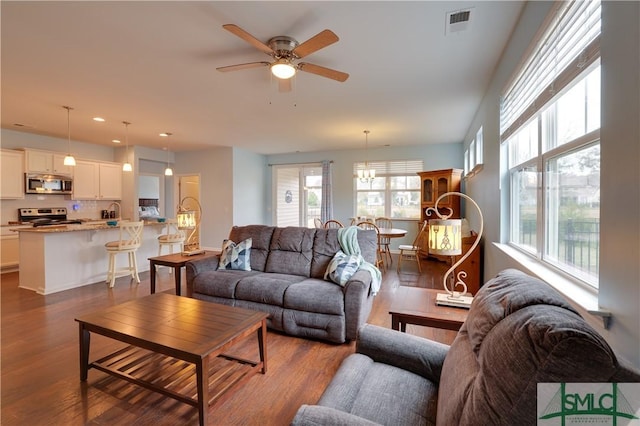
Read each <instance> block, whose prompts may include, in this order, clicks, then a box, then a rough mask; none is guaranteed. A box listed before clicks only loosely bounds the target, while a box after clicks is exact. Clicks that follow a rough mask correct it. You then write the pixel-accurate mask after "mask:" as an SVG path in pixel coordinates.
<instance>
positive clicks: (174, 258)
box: [149, 250, 220, 296]
mask: <svg viewBox="0 0 640 426" xmlns="http://www.w3.org/2000/svg"><path fill="white" fill-rule="evenodd" d="M216 254H220V252H219V251H211V250H209V251H205V252H204V253H202V254H195V255H193V256H185V255H183V254H182V253H175V254H165V255H164V256H156V257H150V258H149V277H150V278H149V282H150V284H151V294H154V293H155V292H156V265H160V266H169V267H171V268H173V273H174V275H175V281H176V295H178V296H180V294H181V288H182V273H181V269H182V268H183V267H184V265H186V264H187V262H188V261H190V260H196V259H202V258H204V257H211V256H215V255H216Z"/></svg>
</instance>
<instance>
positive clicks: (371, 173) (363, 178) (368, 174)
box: [358, 130, 376, 183]
mask: <svg viewBox="0 0 640 426" xmlns="http://www.w3.org/2000/svg"><path fill="white" fill-rule="evenodd" d="M369 133H371V132H370V131H369V130H365V131H364V157H365V161H364V169H358V179H360V182H362V183H371V182H373V180H374V179H375V178H376V170H375V169H373V168H369Z"/></svg>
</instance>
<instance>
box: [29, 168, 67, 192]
mask: <svg viewBox="0 0 640 426" xmlns="http://www.w3.org/2000/svg"><path fill="white" fill-rule="evenodd" d="M72 189H73V180H72V179H71V178H70V177H69V176H60V175H41V174H31V173H25V192H26V193H27V194H71V190H72Z"/></svg>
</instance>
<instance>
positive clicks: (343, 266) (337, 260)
mask: <svg viewBox="0 0 640 426" xmlns="http://www.w3.org/2000/svg"><path fill="white" fill-rule="evenodd" d="M361 264H362V256H360V255H357V254H352V255H348V254H346V253H344V252H343V251H339V252H337V253H336V254H335V256H333V259H331V261H330V262H329V265H328V266H327V270H326V271H325V273H324V279H325V280H326V279H329V280H331V281H333V282H334V283H336V284H339V285H341V286H343V287H344V285H345V284H346V283H347V281H349V279H350V278H351V276H352V275H353V274H355V273H356V271H357V270H358V268H360V265H361Z"/></svg>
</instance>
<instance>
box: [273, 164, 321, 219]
mask: <svg viewBox="0 0 640 426" xmlns="http://www.w3.org/2000/svg"><path fill="white" fill-rule="evenodd" d="M273 188H274V189H273V195H272V197H273V202H272V205H273V206H274V209H273V213H274V220H273V222H274V224H275V225H276V226H307V227H309V228H313V226H314V225H313V220H314V219H315V218H320V205H321V202H322V166H321V165H320V164H300V165H295V164H294V165H284V166H278V165H274V166H273Z"/></svg>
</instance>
